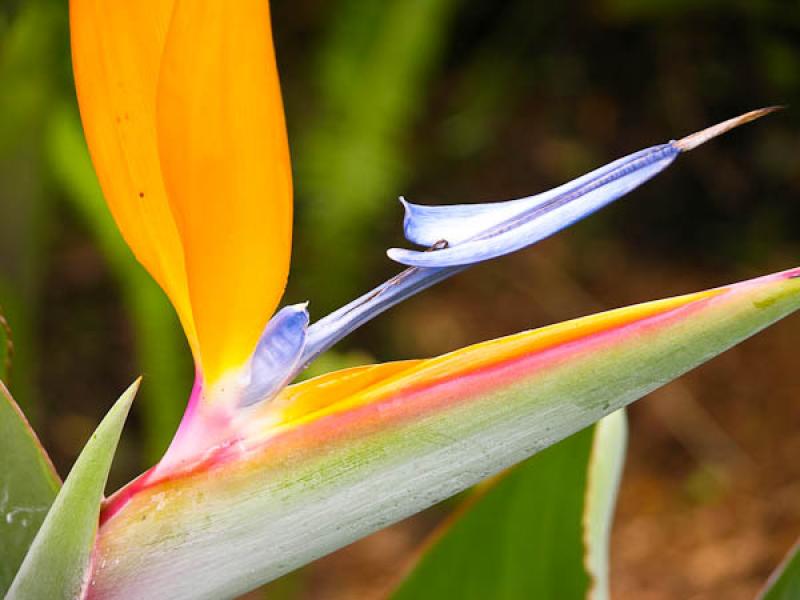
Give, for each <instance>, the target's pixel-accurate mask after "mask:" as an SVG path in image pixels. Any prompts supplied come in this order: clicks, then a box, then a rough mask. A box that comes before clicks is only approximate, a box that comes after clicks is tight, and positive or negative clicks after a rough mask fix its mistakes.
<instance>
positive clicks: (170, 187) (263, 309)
mask: <svg viewBox="0 0 800 600" xmlns="http://www.w3.org/2000/svg"><path fill="white" fill-rule="evenodd" d="M157 123H158V145H159V151H160V156H161V169H162V173H163V175H164V181H165V183H166V188H167V192H168V195H169V200H170V203H171V205H172V211H173V214H174V215H175V220H176V223H177V225H178V229H179V231H180V235H181V239H182V240H183V246H184V253H185V256H186V271H187V276H188V283H189V292H190V296H191V302H192V311H193V314H194V319H195V325H196V327H197V335H198V339H199V346H200V355H201V361H202V369H203V373H204V376H205V377H206V379H207V380H209V381H211V382H213V381H216V380H218V379H219V377H220V376H221V375H223V374H224V373H225V371H227V370H228V369H231V368H234V367H238V366H240V365H241V364H242V363H243V362H244V361H245V360H247V358H248V357H249V356H250V353H251V352H252V351H253V348H254V346H255V344H256V342H257V340H258V337H259V335H260V334H261V331H262V329H263V327H264V325H265V324H266V321H267V319H268V318H269V317H270V316H271V314H272V312H273V311H274V309H275V307H276V306H277V304H278V301H279V300H280V297H281V295H282V293H283V288H284V285H285V282H286V277H287V274H288V268H289V255H290V249H291V221H292V205H291V194H292V189H291V187H292V185H291V167H290V163H289V151H288V144H287V140H286V131H285V125H284V117H283V106H282V102H281V95H280V87H279V82H278V74H277V69H276V66H275V57H274V52H273V48H272V32H271V28H270V21H269V6H268V4H267V2H266V0H235V1H226V2H221V1H220V0H191V1H183V0H177V2H176V3H175V9H174V12H173V15H172V21H171V24H170V28H169V32H168V34H167V41H166V46H165V50H164V56H163V60H162V64H161V76H160V81H159V86H158V95H157Z"/></svg>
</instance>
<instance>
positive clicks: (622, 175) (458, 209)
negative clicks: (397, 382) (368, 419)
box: [296, 107, 778, 371]
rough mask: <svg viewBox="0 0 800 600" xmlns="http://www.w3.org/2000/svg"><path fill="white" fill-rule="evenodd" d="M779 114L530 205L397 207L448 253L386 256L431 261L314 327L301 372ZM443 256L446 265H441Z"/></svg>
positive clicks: (671, 147) (647, 157)
mask: <svg viewBox="0 0 800 600" xmlns="http://www.w3.org/2000/svg"><path fill="white" fill-rule="evenodd" d="M777 109H778V107H770V108H765V109H760V110H755V111H751V112H748V113H745V114H743V115H740V116H738V117H735V118H733V119H728V120H727V121H724V122H722V123H719V124H717V125H714V126H712V127H709V128H707V129H704V130H702V131H699V132H697V133H693V134H691V135H689V136H686V137H684V138H682V139H680V140H678V141H677V142H670V143H668V144H663V145H661V146H655V147H653V148H648V149H646V150H642V151H641V152H636V153H634V154H631V155H630V156H626V157H625V158H622V159H620V160H617V161H615V162H613V163H611V164H609V165H606V166H605V167H602V168H600V169H598V170H596V171H593V172H591V173H589V174H587V175H584V176H583V177H579V178H578V179H575V180H574V181H571V182H570V183H567V184H565V185H562V186H559V187H557V188H555V189H553V190H550V191H548V192H544V193H542V194H538V195H537V196H532V197H530V198H523V199H521V200H512V201H509V202H500V203H491V204H472V205H462V206H441V207H440V206H419V205H416V204H411V203H408V202H406V201H405V200H404V199H401V201H402V202H403V204H404V205H405V207H406V219H405V230H406V237H408V239H409V240H410V241H411V242H414V243H418V244H423V245H426V246H434V245H437V242H440V241H441V240H446V241H447V242H448V246H449V247H448V248H445V249H442V250H436V251H432V252H409V251H406V250H391V251H390V256H392V255H395V254H399V256H398V258H403V259H405V258H410V260H409V261H408V262H409V263H410V262H411V260H414V261H417V260H423V261H425V260H431V261H432V263H433V264H430V265H427V263H426V265H427V266H412V267H409V268H407V269H405V270H404V271H403V272H402V273H399V274H397V275H395V276H394V277H392V278H391V279H390V280H388V281H386V282H385V283H382V284H381V285H379V286H378V287H376V288H375V289H373V290H372V291H370V292H368V293H366V294H364V295H363V296H361V297H359V298H356V299H355V300H353V301H352V302H350V303H348V304H346V305H345V306H343V307H341V308H339V309H338V310H336V311H334V312H332V313H331V314H329V315H328V316H326V317H325V318H323V319H320V320H319V321H317V322H315V323H314V324H312V325H311V326H310V327H309V328H308V335H307V339H306V344H305V347H304V349H303V351H302V356H301V359H300V360H299V362H298V364H297V367H296V368H297V370H298V371H299V370H302V368H304V367H305V366H306V365H308V364H309V363H310V362H311V361H313V360H314V358H316V357H317V356H319V355H320V354H321V353H322V352H324V351H325V350H327V349H328V348H330V347H331V346H333V345H334V344H335V343H336V342H338V341H339V340H341V339H342V338H343V337H345V336H346V335H347V334H348V333H350V332H351V331H353V330H354V329H357V328H358V327H360V326H361V325H363V324H364V323H366V322H367V321H369V320H370V319H372V318H374V317H375V316H376V315H379V314H380V313H382V312H383V311H385V310H386V309H388V308H390V307H392V306H394V305H395V304H397V303H399V302H401V301H403V300H405V299H406V298H408V297H409V296H413V295H414V294H417V293H419V292H421V291H422V290H424V289H426V288H428V287H430V286H432V285H434V284H436V283H439V282H440V281H442V280H444V279H447V278H448V277H451V276H453V275H455V274H456V273H458V272H460V271H463V270H464V269H466V268H467V267H468V266H469V265H470V264H472V263H474V262H477V261H479V260H485V259H487V258H492V257H494V256H499V255H501V254H505V253H506V252H511V251H513V250H514V249H516V248H521V247H523V246H526V245H529V244H532V243H534V242H536V241H538V240H540V239H542V238H543V237H546V236H547V235H551V234H552V233H554V232H555V231H558V230H559V229H562V228H563V227H566V226H567V225H569V224H570V223H573V222H575V221H577V220H579V219H581V218H583V217H584V216H586V215H588V214H589V213H590V212H592V211H593V210H597V209H598V208H600V207H602V206H604V205H605V204H608V203H609V202H612V201H613V200H614V199H616V198H619V197H620V196H621V195H623V194H625V193H627V192H629V191H630V190H632V189H633V188H635V187H636V186H638V185H641V184H642V183H644V182H645V181H647V179H649V178H650V177H652V176H654V175H655V174H656V173H658V172H659V171H661V170H662V169H664V168H665V167H666V166H667V165H669V163H670V162H672V160H674V159H675V156H676V155H677V154H678V153H680V152H686V151H689V150H692V149H693V148H696V147H697V146H699V145H700V144H703V143H705V142H707V141H708V140H710V139H712V138H714V137H716V136H718V135H720V134H722V133H725V132H726V131H729V130H730V129H733V128H734V127H738V126H739V125H742V124H744V123H748V122H750V121H752V120H754V119H757V118H759V117H761V116H763V115H765V114H768V113H770V112H773V111H775V110H777ZM548 215H549V216H548ZM548 231H549V232H548ZM459 247H460V248H465V249H466V251H467V252H466V256H462V257H461V258H456V259H453V256H454V255H453V254H452V252H453V251H454V250H456V249H457V248H459ZM445 253H447V254H445ZM462 254H463V253H462ZM409 255H410V256H409ZM443 255H444V256H445V257H450V258H449V259H441V257H442V256H443ZM420 257H422V259H420ZM401 262H406V261H405V260H401ZM415 264H417V263H416V262H415ZM444 265H450V266H444Z"/></svg>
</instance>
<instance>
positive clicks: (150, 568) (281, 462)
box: [89, 269, 800, 600]
mask: <svg viewBox="0 0 800 600" xmlns="http://www.w3.org/2000/svg"><path fill="white" fill-rule="evenodd" d="M798 308H800V269H794V270H791V271H786V272H783V273H776V274H774V275H771V276H768V277H763V278H760V279H755V280H752V281H747V282H743V283H740V284H736V285H732V286H728V287H724V288H720V289H718V290H713V291H709V292H703V293H698V294H691V295H688V296H684V297H680V298H673V299H669V300H661V301H657V302H651V303H646V304H643V305H639V306H635V307H628V308H625V309H620V310H617V311H611V312H609V313H603V314H599V315H594V316H592V317H586V318H583V319H577V320H575V321H571V322H566V323H561V324H559V325H554V326H551V327H546V328H543V329H540V330H536V331H530V332H525V333H522V334H518V335H516V336H510V337H508V338H503V339H500V340H495V341H492V342H487V343H484V344H478V345H476V346H473V347H469V348H465V349H463V350H460V351H457V352H455V353H452V354H450V355H445V356H443V357H439V358H436V359H430V360H424V361H410V363H400V364H397V365H391V364H387V365H382V366H378V367H373V368H372V370H371V369H369V368H367V369H364V370H361V371H358V372H355V373H354V372H352V371H350V372H345V373H343V374H341V377H342V378H343V379H347V378H348V377H350V378H354V379H355V380H358V378H359V377H361V376H362V375H363V376H364V377H366V378H367V379H370V378H371V377H372V375H373V374H374V373H377V374H378V375H381V374H382V375H385V377H383V378H381V377H380V376H379V377H377V378H373V379H371V380H370V382H369V383H366V384H365V386H362V387H361V388H360V389H358V390H356V391H354V392H353V395H350V396H348V397H347V398H346V399H343V400H341V401H337V402H335V403H333V404H330V401H329V400H325V398H326V397H327V396H328V395H329V392H330V389H331V386H333V387H334V388H335V387H336V385H340V384H339V383H336V382H335V381H334V380H332V379H331V378H330V377H328V378H322V379H320V380H319V381H320V382H322V383H318V382H317V380H310V381H307V382H303V383H301V384H298V385H297V386H294V387H293V388H292V390H298V391H297V392H295V391H292V390H288V391H287V394H288V398H290V397H292V396H293V394H297V393H300V392H299V390H300V389H303V390H306V391H309V390H315V389H317V388H316V387H315V386H319V389H318V390H317V391H318V392H319V394H317V395H316V396H314V397H313V398H312V400H313V402H312V403H311V405H310V406H306V408H307V410H306V411H305V412H303V411H300V412H299V413H298V412H297V411H296V407H294V408H293V405H292V404H291V403H290V404H289V405H288V407H287V406H286V405H284V404H282V403H281V402H282V400H281V398H278V399H276V400H275V401H273V402H271V403H269V404H268V405H265V407H264V411H265V412H264V413H263V414H259V412H258V410H257V409H251V411H249V412H247V414H246V415H245V419H244V423H243V424H242V436H243V437H242V438H241V439H240V440H238V441H237V442H236V443H235V444H231V445H229V446H224V447H220V448H219V450H218V452H217V453H215V454H212V455H210V456H208V457H206V459H205V460H204V461H203V462H202V463H199V464H197V465H194V466H193V467H192V468H189V469H187V470H186V471H184V472H173V473H170V474H169V475H168V476H160V475H159V474H158V472H155V473H151V474H149V475H147V476H145V477H143V478H141V479H139V480H138V481H136V482H135V483H134V484H133V485H131V486H129V487H128V488H127V489H125V490H123V491H122V492H121V493H119V494H117V495H115V497H114V498H112V499H110V501H109V504H108V505H107V508H106V509H105V511H104V519H105V520H104V523H103V525H102V526H101V528H100V533H99V536H98V542H97V556H98V561H97V562H96V565H97V568H96V570H95V572H94V575H93V578H92V581H93V584H94V585H93V586H92V588H91V589H90V594H89V597H90V598H92V599H95V598H101V599H103V600H105V599H108V598H140V597H147V598H148V599H150V600H157V599H159V598H170V599H173V600H174V599H179V598H192V599H202V598H209V599H217V598H226V597H234V596H235V595H237V594H240V593H243V592H245V591H248V590H250V589H253V588H254V587H256V586H258V585H259V584H261V583H264V582H266V581H269V580H271V579H274V578H277V577H279V576H280V575H282V574H284V573H286V572H288V571H291V570H293V569H295V568H297V567H299V566H301V565H303V564H306V563H308V562H310V561H312V560H314V559H316V558H319V557H320V556H322V555H324V554H327V553H329V552H331V551H333V550H335V549H337V548H340V547H342V546H344V545H346V544H348V543H350V542H352V541H354V540H356V539H358V538H360V537H362V536H364V535H367V534H369V533H371V532H373V531H375V530H377V529H380V528H382V527H385V526H386V525H388V524H390V523H393V522H396V521H398V520H400V519H402V518H404V517H407V516H409V515H411V514H414V513H415V512H418V511H419V510H422V509H424V508H426V507H428V506H430V505H432V504H434V503H436V502H439V501H441V500H442V499H444V498H447V497H448V496H451V495H453V494H455V493H457V492H459V491H461V490H463V489H465V488H467V487H469V486H471V485H473V484H475V483H477V482H478V481H480V480H482V479H484V478H485V477H487V476H489V475H492V474H495V473H497V472H499V471H501V470H503V469H505V468H508V467H509V466H511V465H513V464H515V463H517V462H519V461H521V460H523V459H525V458H527V457H529V456H531V455H533V454H535V453H536V452H538V451H540V450H543V449H544V448H546V447H548V446H550V445H552V444H554V443H556V442H558V441H560V440H562V439H564V438H566V437H568V436H569V435H571V434H573V433H575V432H577V431H580V430H581V429H583V428H585V427H587V426H588V425H590V424H592V423H593V422H595V421H597V420H599V419H600V418H602V417H603V416H605V415H607V414H609V413H611V412H614V411H616V410H618V409H619V408H621V407H623V406H625V405H627V404H629V403H631V402H633V401H634V400H636V399H638V398H641V397H642V396H644V395H645V394H647V393H648V392H650V391H652V390H654V389H656V388H658V387H660V386H661V385H664V384H665V383H667V382H669V381H671V380H673V379H675V378H676V377H678V376H680V375H681V374H683V373H685V372H686V371H688V370H689V369H691V368H693V367H695V366H697V365H699V364H701V363H703V362H705V361H707V360H709V359H711V358H712V357H714V356H716V355H717V354H719V353H720V352H722V351H724V350H726V349H728V348H730V347H731V346H733V345H735V344H737V343H739V342H741V341H742V340H744V339H746V338H748V337H749V336H751V335H753V334H755V333H757V332H758V331H760V330H762V329H763V328H765V327H767V326H768V325H770V324H772V323H774V322H775V321H777V320H779V319H781V318H783V317H785V316H787V315H788V314H790V313H792V312H794V311H796V310H797V309H798ZM323 384H324V385H323ZM343 385H345V387H347V388H348V390H351V387H350V384H349V383H347V381H345V382H344V384H343ZM301 386H302V388H301ZM312 396H313V394H312ZM284 400H286V398H284ZM304 406H305V405H304ZM285 409H287V410H290V412H291V411H292V410H294V411H295V412H294V414H293V416H291V418H288V420H287V417H286V415H285V414H284V413H283V412H281V411H283V410H285Z"/></svg>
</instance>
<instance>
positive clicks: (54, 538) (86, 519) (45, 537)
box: [6, 380, 139, 600]
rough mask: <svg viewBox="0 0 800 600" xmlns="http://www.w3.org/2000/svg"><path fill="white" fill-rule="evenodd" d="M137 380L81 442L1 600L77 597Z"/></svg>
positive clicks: (81, 587) (82, 588)
mask: <svg viewBox="0 0 800 600" xmlns="http://www.w3.org/2000/svg"><path fill="white" fill-rule="evenodd" d="M138 388H139V381H138V380H137V381H136V382H134V383H133V385H131V386H130V387H129V388H128V389H127V390H126V391H125V393H123V394H122V396H121V397H120V399H119V400H118V401H117V403H116V404H115V405H114V406H113V407H112V408H111V410H110V411H109V412H108V414H107V415H106V417H105V418H104V419H103V421H102V422H101V423H100V425H99V426H98V427H97V429H96V430H95V432H94V434H92V437H91V438H90V439H89V441H88V442H87V444H86V446H85V447H84V449H83V451H82V452H81V454H80V456H79V457H78V460H77V461H76V462H75V465H74V466H73V467H72V471H70V474H69V476H68V477H67V479H66V481H65V482H64V486H63V487H62V488H61V491H60V492H59V493H58V496H56V499H55V501H54V502H53V505H52V507H51V508H50V511H49V512H48V513H47V517H45V520H44V523H42V527H41V529H39V533H38V534H37V535H36V538H35V539H34V540H33V544H31V548H30V551H29V552H28V554H27V555H26V556H25V560H24V561H23V563H22V566H21V567H20V569H19V572H18V573H17V576H16V577H15V578H14V581H13V583H12V584H11V589H10V590H9V592H8V595H7V596H6V600H31V599H34V598H47V599H48V600H58V599H63V600H69V599H73V598H79V597H81V595H82V593H83V590H84V588H85V586H86V584H87V583H88V582H87V581H86V579H87V574H88V567H89V559H90V557H91V553H92V548H93V546H94V540H95V536H96V533H97V523H98V517H99V515H100V502H101V501H102V500H103V489H104V488H105V485H106V479H107V477H108V471H109V469H110V468H111V461H112V459H113V457H114V452H115V451H116V448H117V443H118V442H119V436H120V434H121V433H122V426H123V425H124V424H125V419H126V417H127V416H128V410H129V409H130V406H131V403H132V402H133V398H134V396H135V395H136V390H137V389H138Z"/></svg>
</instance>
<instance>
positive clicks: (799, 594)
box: [758, 543, 800, 600]
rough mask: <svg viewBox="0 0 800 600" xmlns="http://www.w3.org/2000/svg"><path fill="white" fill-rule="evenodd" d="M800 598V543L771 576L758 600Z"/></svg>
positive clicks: (794, 599)
mask: <svg viewBox="0 0 800 600" xmlns="http://www.w3.org/2000/svg"><path fill="white" fill-rule="evenodd" d="M797 598H800V543H797V544H795V545H794V547H793V548H792V549H791V550H790V551H789V554H788V555H787V556H786V558H785V559H784V560H783V562H782V563H781V564H780V565H778V568H777V569H775V571H774V572H773V573H772V575H770V577H769V579H768V580H767V583H766V584H765V586H764V589H763V590H762V591H761V593H760V594H759V596H758V600H797Z"/></svg>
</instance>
